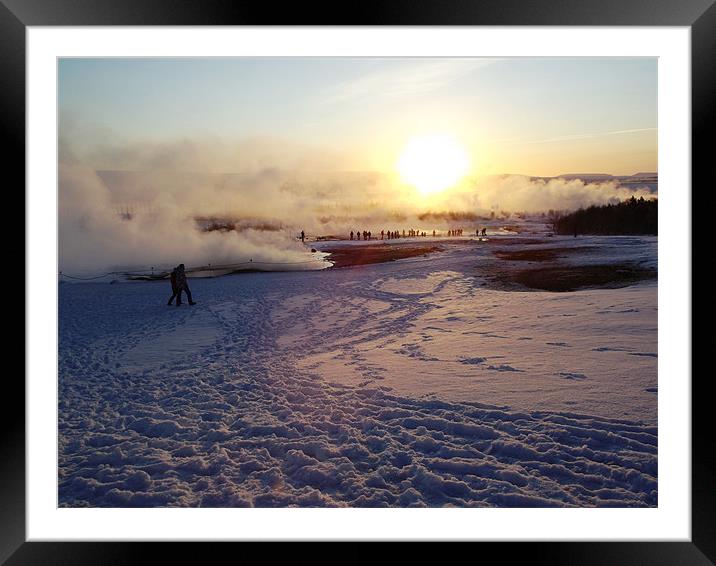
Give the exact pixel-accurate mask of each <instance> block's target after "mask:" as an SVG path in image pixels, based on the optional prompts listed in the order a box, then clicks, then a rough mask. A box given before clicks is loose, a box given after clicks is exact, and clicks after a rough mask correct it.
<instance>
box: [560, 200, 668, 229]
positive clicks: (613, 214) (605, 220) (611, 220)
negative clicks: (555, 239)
mask: <svg viewBox="0 0 716 566" xmlns="http://www.w3.org/2000/svg"><path fill="white" fill-rule="evenodd" d="M550 219H551V224H552V230H553V231H554V233H555V234H654V235H656V234H657V227H658V201H657V199H650V200H645V199H644V197H640V198H638V199H637V198H634V197H631V198H630V199H629V200H625V201H624V202H620V203H619V204H607V205H602V206H596V205H595V206H590V207H589V208H580V209H579V210H577V211H575V212H570V213H561V212H553V213H552V214H551V215H550Z"/></svg>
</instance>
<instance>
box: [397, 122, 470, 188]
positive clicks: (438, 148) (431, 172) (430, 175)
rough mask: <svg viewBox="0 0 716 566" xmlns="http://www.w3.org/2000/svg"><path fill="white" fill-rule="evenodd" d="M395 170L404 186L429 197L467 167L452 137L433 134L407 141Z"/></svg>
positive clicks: (458, 175)
mask: <svg viewBox="0 0 716 566" xmlns="http://www.w3.org/2000/svg"><path fill="white" fill-rule="evenodd" d="M395 167H396V169H397V171H398V174H399V175H400V178H401V179H402V181H403V182H404V183H407V184H409V185H412V186H414V187H415V188H416V189H418V190H419V191H420V192H421V193H423V194H424V195H430V194H433V193H437V192H440V191H443V190H445V189H447V188H448V187H451V186H453V185H454V184H455V183H457V182H458V181H459V180H460V179H462V178H463V177H464V176H465V175H466V174H467V172H468V170H469V168H470V160H469V158H468V156H467V152H466V151H465V148H464V147H463V146H462V145H460V143H458V142H457V140H455V138H453V137H452V136H450V135H444V134H435V135H428V136H419V137H415V138H413V139H411V140H410V141H409V142H408V144H407V145H406V146H405V148H404V149H403V151H402V153H401V154H400V157H399V158H398V161H397V163H396V166H395Z"/></svg>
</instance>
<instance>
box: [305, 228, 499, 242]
mask: <svg viewBox="0 0 716 566" xmlns="http://www.w3.org/2000/svg"><path fill="white" fill-rule="evenodd" d="M301 234H303V232H302V233H301ZM463 234H464V230H463V229H462V228H455V229H451V230H448V231H447V233H446V235H447V236H449V237H455V236H462V235H463ZM437 235H438V233H437V231H435V230H433V238H434V237H435V236H437ZM486 235H487V228H482V229H480V228H478V229H477V230H475V236H486ZM427 236H428V233H427V232H426V231H424V230H413V229H409V230H402V231H401V230H381V231H380V239H381V240H395V239H397V238H425V237H427ZM376 237H377V236H376ZM349 239H350V240H351V241H352V240H361V239H363V240H371V239H373V236H372V234H371V232H370V230H363V231H362V232H361V231H360V230H356V231H353V230H351V232H350V235H349ZM301 241H303V237H302V238H301Z"/></svg>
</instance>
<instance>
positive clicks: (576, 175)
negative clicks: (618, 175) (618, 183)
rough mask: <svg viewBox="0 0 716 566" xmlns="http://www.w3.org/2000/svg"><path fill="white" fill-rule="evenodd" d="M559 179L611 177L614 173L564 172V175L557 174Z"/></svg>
mask: <svg viewBox="0 0 716 566" xmlns="http://www.w3.org/2000/svg"><path fill="white" fill-rule="evenodd" d="M557 178H559V179H584V180H587V179H589V180H592V179H613V178H614V175H610V174H609V173H565V174H564V175H557Z"/></svg>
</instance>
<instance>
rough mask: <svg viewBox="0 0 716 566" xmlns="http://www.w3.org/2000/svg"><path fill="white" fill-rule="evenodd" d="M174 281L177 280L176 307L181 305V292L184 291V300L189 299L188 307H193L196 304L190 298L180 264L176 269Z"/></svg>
mask: <svg viewBox="0 0 716 566" xmlns="http://www.w3.org/2000/svg"><path fill="white" fill-rule="evenodd" d="M176 280H177V306H179V305H181V292H182V291H184V292H185V293H186V298H187V299H189V304H190V305H195V304H196V303H195V302H194V300H193V299H192V298H191V290H190V289H189V285H188V284H187V282H186V273H185V271H184V264H183V263H180V264H179V265H178V266H177V268H176Z"/></svg>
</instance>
